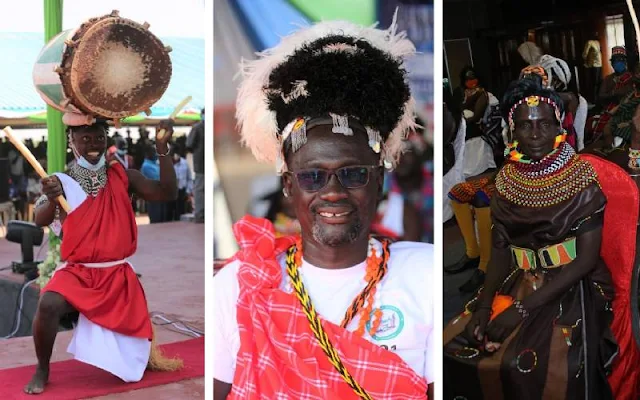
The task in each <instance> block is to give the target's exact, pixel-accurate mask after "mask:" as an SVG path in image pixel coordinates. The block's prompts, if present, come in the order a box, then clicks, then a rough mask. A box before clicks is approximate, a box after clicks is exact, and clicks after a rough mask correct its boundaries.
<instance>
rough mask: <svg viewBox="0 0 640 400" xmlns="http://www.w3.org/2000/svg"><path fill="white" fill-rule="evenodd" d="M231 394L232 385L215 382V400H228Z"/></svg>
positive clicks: (215, 380)
mask: <svg viewBox="0 0 640 400" xmlns="http://www.w3.org/2000/svg"><path fill="white" fill-rule="evenodd" d="M229 393H231V384H230V383H226V382H222V381H219V380H217V379H214V380H213V400H226V398H227V396H229Z"/></svg>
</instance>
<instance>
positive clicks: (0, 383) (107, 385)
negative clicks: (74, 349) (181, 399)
mask: <svg viewBox="0 0 640 400" xmlns="http://www.w3.org/2000/svg"><path fill="white" fill-rule="evenodd" d="M160 347H161V348H162V350H163V351H164V354H165V355H167V356H177V357H180V358H181V359H182V360H184V368H183V369H182V370H180V371H176V372H151V371H146V372H145V374H144V377H143V378H142V380H141V381H140V382H137V383H124V382H122V381H121V380H120V379H118V378H116V377H115V376H113V375H111V374H110V373H108V372H106V371H103V370H101V369H98V368H95V367H93V366H91V365H87V364H83V363H80V362H78V361H75V360H69V361H61V362H56V363H52V364H51V373H50V375H49V384H48V385H47V386H46V389H45V392H44V393H42V394H40V395H38V396H33V395H27V394H25V393H23V391H22V389H23V387H24V385H26V384H27V383H28V382H29V380H30V379H31V376H32V375H33V373H34V372H35V366H33V365H30V366H26V367H18V368H10V369H3V370H0V399H2V400H14V399H15V400H17V399H20V400H25V399H29V400H40V399H49V400H52V399H55V400H76V399H82V398H87V397H96V396H103V395H106V394H111V393H122V392H128V391H130V390H135V389H142V388H147V387H151V386H158V385H165V384H168V383H173V382H178V381H182V380H185V379H191V378H199V377H202V376H204V338H198V339H191V340H186V341H183V342H177V343H170V344H167V345H164V346H160Z"/></svg>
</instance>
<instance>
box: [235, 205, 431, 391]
mask: <svg viewBox="0 0 640 400" xmlns="http://www.w3.org/2000/svg"><path fill="white" fill-rule="evenodd" d="M234 232H235V235H236V238H237V240H238V243H239V245H240V248H241V250H240V251H239V252H238V253H237V254H236V256H235V257H234V258H235V259H237V260H239V261H240V262H241V266H240V268H239V270H238V281H239V285H240V296H239V298H238V313H237V320H238V326H239V330H240V351H239V352H238V358H237V363H236V370H235V376H234V379H233V390H232V392H231V395H230V397H229V399H243V400H251V399H254V400H257V399H260V400H267V399H268V400H273V399H299V400H326V399H341V400H349V399H357V398H358V396H357V395H356V394H355V393H354V392H353V390H352V389H351V387H349V385H347V383H345V381H344V380H343V378H342V376H341V375H340V374H339V373H338V372H337V371H336V369H335V368H334V367H333V365H332V364H331V363H330V362H329V360H328V358H327V356H326V355H325V353H324V351H323V350H322V348H321V347H320V344H319V342H318V340H317V339H316V338H315V336H314V335H313V333H312V331H311V329H310V327H309V321H308V320H307V317H306V316H305V314H304V313H303V311H302V306H301V305H300V303H299V301H298V299H297V298H296V297H295V295H293V294H291V293H287V292H285V291H283V290H281V289H280V288H279V287H280V283H281V281H282V269H281V266H280V264H279V263H278V261H277V256H278V255H279V254H281V253H283V252H285V251H286V250H287V249H288V248H289V247H290V246H291V245H293V244H294V243H295V237H284V238H278V239H276V237H275V230H274V228H273V225H272V224H271V223H270V222H269V221H267V220H265V219H260V218H254V217H249V216H247V217H244V218H243V219H242V220H240V221H239V222H238V223H236V224H235V226H234ZM322 326H323V328H324V329H325V331H326V332H327V335H328V337H329V339H330V341H331V343H332V344H333V345H334V346H335V348H336V350H337V352H338V354H339V355H340V359H341V360H342V362H343V364H344V365H345V366H346V368H347V370H348V371H349V372H350V373H351V375H352V376H353V377H354V379H355V380H356V381H357V382H358V383H359V384H360V385H361V386H362V387H363V388H364V389H365V390H366V391H367V392H368V393H369V395H371V397H372V398H374V399H376V400H391V399H394V400H403V399H426V398H427V395H426V393H427V383H426V381H425V379H424V378H422V377H420V376H419V375H418V374H416V373H415V372H414V371H413V370H412V369H411V368H410V367H409V366H408V365H407V364H406V363H405V362H404V361H403V360H402V359H401V358H400V357H399V356H397V355H396V354H394V353H392V352H390V351H388V350H384V349H382V348H380V347H378V346H376V345H374V344H373V343H371V342H368V341H366V340H365V339H363V338H361V337H359V336H358V335H356V334H355V333H353V332H349V331H347V330H346V329H343V328H341V327H340V326H338V325H335V324H333V323H331V322H328V321H325V320H322Z"/></svg>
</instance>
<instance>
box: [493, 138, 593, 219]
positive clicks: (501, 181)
mask: <svg viewBox="0 0 640 400" xmlns="http://www.w3.org/2000/svg"><path fill="white" fill-rule="evenodd" d="M594 183H595V184H598V177H597V175H596V172H595V170H594V169H593V167H592V166H591V164H590V163H589V162H587V161H585V160H583V159H581V158H580V157H579V156H578V155H577V154H576V153H575V151H574V150H573V148H572V147H571V146H570V145H569V144H568V143H566V142H561V143H560V145H559V146H558V148H557V149H554V151H552V152H551V153H550V154H549V155H547V156H546V157H545V158H543V159H542V160H540V161H537V162H531V161H530V162H528V163H527V162H523V161H520V159H518V160H517V162H510V163H508V164H506V165H505V166H504V167H503V168H502V169H501V170H500V172H499V173H498V175H497V176H496V190H497V192H498V194H499V195H500V196H502V197H504V198H505V199H507V200H508V201H510V202H511V203H514V204H516V205H519V206H524V207H535V208H543V207H550V206H553V205H556V204H560V203H562V202H564V201H566V200H568V199H570V198H572V197H573V196H575V195H576V194H578V193H580V192H581V191H582V190H584V189H585V188H587V187H588V186H589V185H591V184H594Z"/></svg>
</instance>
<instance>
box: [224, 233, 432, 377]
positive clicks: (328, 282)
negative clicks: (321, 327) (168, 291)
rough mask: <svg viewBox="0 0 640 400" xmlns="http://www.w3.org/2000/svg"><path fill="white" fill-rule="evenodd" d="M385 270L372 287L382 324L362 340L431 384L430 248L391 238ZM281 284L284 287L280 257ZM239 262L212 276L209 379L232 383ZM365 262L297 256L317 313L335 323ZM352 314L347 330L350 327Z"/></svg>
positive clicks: (357, 288) (358, 286) (359, 282)
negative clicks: (338, 265) (336, 265)
mask: <svg viewBox="0 0 640 400" xmlns="http://www.w3.org/2000/svg"><path fill="white" fill-rule="evenodd" d="M389 254H390V256H389V262H388V271H387V274H386V276H385V277H384V279H383V280H382V282H381V283H380V284H379V286H378V293H377V294H376V298H377V299H379V300H377V301H376V307H378V306H379V307H380V308H381V309H382V310H383V317H382V323H381V324H380V328H379V329H378V332H376V334H374V336H373V337H371V336H369V333H368V332H367V333H365V335H364V338H365V339H367V340H369V341H370V342H373V343H375V344H377V345H379V346H384V347H385V348H387V349H389V350H391V351H393V352H395V353H396V354H398V356H400V357H401V358H402V359H403V360H404V361H405V362H406V363H407V364H408V365H409V366H410V367H411V368H412V369H413V370H414V371H415V372H416V373H417V374H418V375H420V376H423V377H424V378H425V379H426V380H427V382H428V383H432V382H433V379H434V375H435V369H436V366H437V365H438V364H439V360H436V359H435V358H434V356H435V354H436V351H435V349H436V348H437V346H440V345H441V343H437V340H436V334H435V333H436V331H435V328H437V326H436V324H435V321H434V311H435V310H434V304H435V301H434V298H433V294H432V291H431V290H430V289H429V288H430V287H431V286H432V285H434V284H437V283H438V282H436V280H435V278H434V276H433V246H432V245H430V244H425V243H414V242H397V243H394V244H392V245H391V246H389ZM279 261H280V265H282V267H283V282H282V284H281V288H282V289H283V290H289V288H288V286H289V285H288V284H287V282H288V280H289V278H288V276H287V275H286V273H285V272H284V271H285V264H284V255H283V256H282V257H281V258H280V259H279ZM239 267H240V263H239V262H238V261H234V262H232V263H230V264H229V265H227V266H225V267H224V268H222V270H221V271H220V272H219V273H218V274H217V275H216V277H215V278H214V281H213V282H214V295H213V296H214V312H213V315H214V316H215V317H214V318H213V325H214V328H213V347H214V359H213V360H214V368H213V370H214V373H213V376H214V378H215V379H217V380H220V381H222V382H227V383H232V382H233V377H234V372H235V367H236V357H237V354H238V351H239V350H240V335H239V332H238V323H237V320H236V303H237V301H238V295H239V286H238V279H237V273H238V268H239ZM365 269H366V262H362V263H360V264H358V265H355V266H353V267H350V268H345V269H337V270H331V269H324V268H318V267H315V266H313V265H311V264H309V263H308V262H306V261H304V260H303V264H302V267H301V268H300V272H301V275H302V279H303V282H304V285H305V288H306V289H307V291H308V292H309V296H310V297H311V300H312V302H313V305H314V306H315V308H316V310H317V311H318V313H319V314H320V315H321V316H322V317H323V318H324V319H326V320H328V321H331V322H332V323H334V324H338V325H339V324H340V322H341V321H342V318H343V317H344V313H345V311H346V310H347V308H348V307H349V306H350V305H351V302H352V301H353V299H354V298H355V297H356V296H357V295H358V294H359V293H360V292H361V291H362V290H363V289H364V287H365V286H366V282H365V281H364V276H365ZM357 327H358V317H356V318H354V320H353V321H351V323H350V324H349V326H348V327H347V329H348V330H349V331H355V330H356V329H357Z"/></svg>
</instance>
